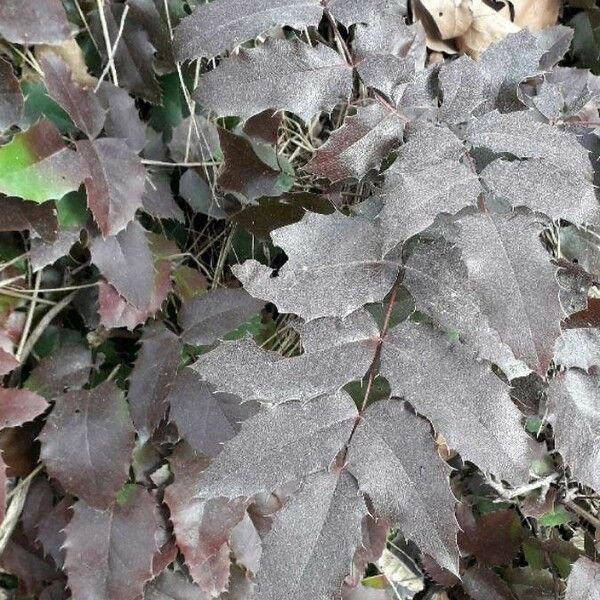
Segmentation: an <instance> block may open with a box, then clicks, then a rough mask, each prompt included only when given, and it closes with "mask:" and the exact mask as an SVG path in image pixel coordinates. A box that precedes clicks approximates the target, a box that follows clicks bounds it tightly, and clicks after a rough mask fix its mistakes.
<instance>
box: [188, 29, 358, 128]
mask: <svg viewBox="0 0 600 600" xmlns="http://www.w3.org/2000/svg"><path fill="white" fill-rule="evenodd" d="M351 91H352V67H350V66H349V65H347V64H346V63H345V62H344V60H343V59H342V57H341V56H340V55H339V54H338V53H337V52H335V51H334V50H332V49H331V48H328V47H327V46H323V45H318V46H317V47H315V48H313V47H312V46H309V45H308V44H305V43H303V42H301V41H299V40H273V39H270V40H267V41H266V42H265V43H264V44H263V45H261V46H259V47H258V48H253V49H252V50H241V51H240V53H239V54H238V55H236V56H232V57H231V58H228V59H226V60H224V61H223V62H222V63H221V64H220V65H219V66H218V67H217V68H216V69H214V70H213V71H210V72H208V73H206V74H204V75H201V76H200V80H199V85H198V89H197V90H196V92H195V95H194V97H195V99H196V100H197V101H198V102H199V103H200V104H202V105H203V106H205V107H206V108H209V109H211V110H213V111H214V112H216V113H217V114H218V115H219V116H226V115H234V116H237V117H241V118H242V119H248V118H249V117H251V116H253V115H256V114H258V113H260V112H262V111H264V110H266V109H268V108H271V109H273V110H289V111H291V112H293V113H295V114H297V115H298V116H299V117H301V118H302V119H304V120H305V121H308V120H309V119H310V118H311V117H312V116H313V115H315V114H316V113H318V112H319V111H329V110H331V109H332V108H333V107H334V106H335V105H336V104H338V103H339V102H342V101H344V100H346V99H347V98H348V96H349V95H350V92H351Z"/></svg>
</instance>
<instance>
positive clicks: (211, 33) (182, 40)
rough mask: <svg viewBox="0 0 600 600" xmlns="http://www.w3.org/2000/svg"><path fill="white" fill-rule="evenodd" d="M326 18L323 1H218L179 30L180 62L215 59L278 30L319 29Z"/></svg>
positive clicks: (205, 6)
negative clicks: (322, 18)
mask: <svg viewBox="0 0 600 600" xmlns="http://www.w3.org/2000/svg"><path fill="white" fill-rule="evenodd" d="M322 15H323V7H322V5H321V2H319V0H276V1H275V2H273V1H272V0H259V1H256V0H218V2H216V3H214V4H212V3H209V4H200V6H198V7H197V8H196V10H195V11H194V12H193V13H192V14H191V15H190V16H189V17H186V18H185V19H183V21H182V22H181V23H180V24H179V26H178V27H177V28H176V29H175V39H174V44H175V51H176V53H177V58H178V59H179V60H188V59H193V58H201V57H204V56H206V57H209V58H211V57H213V56H215V55H217V54H220V53H221V52H223V51H224V50H232V49H233V48H235V47H237V46H239V45H240V44H242V43H243V42H247V41H249V40H253V39H254V38H256V37H258V36H259V35H260V34H261V33H265V32H266V31H269V30H270V29H274V28H275V27H277V26H282V25H287V26H289V27H293V28H294V29H304V28H306V27H310V26H314V27H316V26H317V25H318V24H319V21H320V20H321V17H322Z"/></svg>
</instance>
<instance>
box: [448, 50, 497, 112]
mask: <svg viewBox="0 0 600 600" xmlns="http://www.w3.org/2000/svg"><path fill="white" fill-rule="evenodd" d="M488 91H489V82H488V80H487V79H486V77H485V74H484V73H483V71H482V69H481V66H480V65H479V64H478V63H476V62H475V61H474V60H472V59H471V58H469V57H468V56H461V57H460V58H459V59H458V60H453V61H452V62H446V63H444V64H443V65H442V68H441V69H440V92H441V94H442V97H443V102H442V106H441V107H440V111H439V118H440V120H442V121H446V122H447V123H451V124H458V123H465V122H467V121H469V120H470V118H471V116H472V115H474V114H475V115H478V114H479V113H480V111H482V110H485V108H486V106H487V101H488Z"/></svg>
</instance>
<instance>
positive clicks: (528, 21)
mask: <svg viewBox="0 0 600 600" xmlns="http://www.w3.org/2000/svg"><path fill="white" fill-rule="evenodd" d="M512 4H513V6H514V9H515V17H514V23H515V25H518V26H519V27H527V28H529V30H530V31H539V30H540V29H544V27H552V26H553V25H556V22H557V21H558V15H559V12H560V9H561V0H512Z"/></svg>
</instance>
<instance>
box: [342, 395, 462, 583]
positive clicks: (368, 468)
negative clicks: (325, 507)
mask: <svg viewBox="0 0 600 600" xmlns="http://www.w3.org/2000/svg"><path fill="white" fill-rule="evenodd" d="M347 460H348V470H349V471H350V472H351V473H352V474H353V475H354V476H355V477H356V479H357V480H358V486H359V488H360V489H361V491H362V492H364V493H366V494H368V495H369V498H370V499H371V501H372V502H373V506H374V507H375V511H376V513H377V515H378V516H380V517H383V518H384V519H386V520H388V521H389V522H390V523H391V525H392V526H393V527H397V528H399V529H401V530H402V532H403V534H404V535H405V536H406V537H409V538H411V539H412V540H414V541H415V543H416V544H418V546H419V548H420V549H421V550H422V551H423V552H427V553H428V554H430V555H431V556H433V557H434V558H435V559H436V560H437V561H438V562H439V564H440V565H442V566H444V567H446V568H447V569H449V570H450V571H453V572H457V571H458V547H457V545H456V534H457V531H458V524H457V522H456V519H455V517H454V497H453V495H452V492H451V491H450V486H449V482H448V476H449V473H450V470H449V469H448V468H447V467H446V466H445V465H444V463H443V462H442V460H441V458H440V457H439V455H438V453H437V451H436V449H435V444H434V441H433V437H432V435H431V431H430V426H429V425H428V423H427V422H426V421H424V420H423V419H421V418H419V417H417V416H415V415H414V414H413V413H411V412H410V410H409V409H408V408H407V407H406V406H405V405H403V403H402V402H400V401H398V400H390V401H381V402H377V403H375V404H373V405H372V406H370V407H369V408H368V409H367V410H366V411H365V413H364V414H363V419H362V420H361V422H360V423H359V425H358V427H357V428H356V431H355V433H354V435H353V436H352V440H351V443H350V448H349V451H348V457H347ZM374 465H377V468H376V469H374V468H373V466H374Z"/></svg>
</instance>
